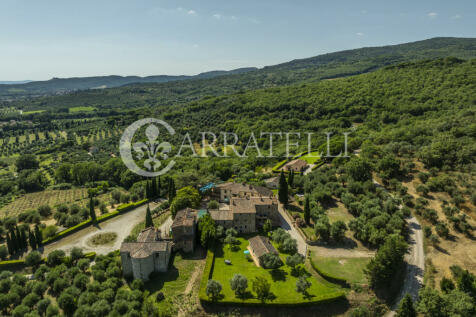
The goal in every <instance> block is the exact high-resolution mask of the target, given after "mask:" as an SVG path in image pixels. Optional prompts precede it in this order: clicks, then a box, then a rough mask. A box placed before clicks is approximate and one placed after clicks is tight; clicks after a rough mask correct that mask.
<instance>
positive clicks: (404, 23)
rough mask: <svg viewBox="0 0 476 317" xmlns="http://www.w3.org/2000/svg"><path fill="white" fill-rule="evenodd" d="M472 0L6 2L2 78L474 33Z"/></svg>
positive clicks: (161, 67)
mask: <svg viewBox="0 0 476 317" xmlns="http://www.w3.org/2000/svg"><path fill="white" fill-rule="evenodd" d="M475 9H476V3H475V2H474V1H469V0H465V1H455V2H451V3H450V2H441V3H434V2H432V1H421V2H415V1H407V0H405V1H400V2H398V3H382V2H380V1H361V2H356V1H340V2H337V1H336V2H331V3H329V2H316V1H293V2H291V1H288V2H286V3H284V2H280V3H276V2H273V1H270V0H263V1H260V2H259V3H256V2H252V1H249V0H245V1H240V2H231V1H230V2H223V1H216V0H213V1H206V3H205V2H201V3H198V2H196V1H191V0H190V1H165V0H164V1H153V0H144V1H140V2H139V1H126V0H115V1H112V0H105V1H101V2H100V3H97V1H91V0H85V1H79V2H69V1H59V0H51V1H48V2H47V3H46V2H40V1H33V0H22V1H18V0H4V1H2V2H1V3H0V27H1V29H2V30H3V32H1V33H0V41H1V43H2V49H1V50H0V80H1V81H15V80H47V79H50V78H52V77H61V78H65V77H86V76H102V75H123V76H127V75H137V76H148V75H163V74H165V75H194V74H198V73H201V72H206V71H211V70H230V69H235V68H240V67H263V66H266V65H273V64H278V63H282V62H286V61H289V60H292V59H296V58H305V57H311V56H315V55H319V54H324V53H330V52H335V51H340V50H345V49H352V48H359V47H364V46H383V45H390V44H399V43H405V42H412V41H418V40H424V39H428V38H432V37H437V36H452V37H453V36H454V37H476V34H475V30H476V10H475Z"/></svg>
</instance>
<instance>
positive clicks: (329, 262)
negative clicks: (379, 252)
mask: <svg viewBox="0 0 476 317" xmlns="http://www.w3.org/2000/svg"><path fill="white" fill-rule="evenodd" d="M312 260H313V262H314V264H315V265H316V266H318V267H319V269H320V270H322V271H323V272H324V273H327V274H328V275H331V276H335V277H340V278H344V279H346V280H347V281H348V282H350V283H359V284H364V283H367V278H366V276H365V274H364V268H365V266H366V265H367V263H369V262H370V258H329V257H322V256H318V255H315V254H313V255H312Z"/></svg>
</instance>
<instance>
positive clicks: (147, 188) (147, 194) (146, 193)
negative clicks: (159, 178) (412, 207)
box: [145, 181, 150, 199]
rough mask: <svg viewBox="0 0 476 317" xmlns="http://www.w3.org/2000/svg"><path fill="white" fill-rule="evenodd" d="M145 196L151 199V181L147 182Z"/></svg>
mask: <svg viewBox="0 0 476 317" xmlns="http://www.w3.org/2000/svg"><path fill="white" fill-rule="evenodd" d="M145 198H147V199H149V198H150V186H149V181H146V182H145Z"/></svg>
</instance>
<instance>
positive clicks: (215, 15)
mask: <svg viewBox="0 0 476 317" xmlns="http://www.w3.org/2000/svg"><path fill="white" fill-rule="evenodd" d="M213 17H214V18H215V19H218V20H219V19H221V14H219V13H215V14H214V15H213Z"/></svg>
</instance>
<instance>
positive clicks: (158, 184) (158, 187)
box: [157, 176, 161, 198]
mask: <svg viewBox="0 0 476 317" xmlns="http://www.w3.org/2000/svg"><path fill="white" fill-rule="evenodd" d="M160 185H161V184H160V176H159V177H158V179H157V197H159V198H160Z"/></svg>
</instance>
